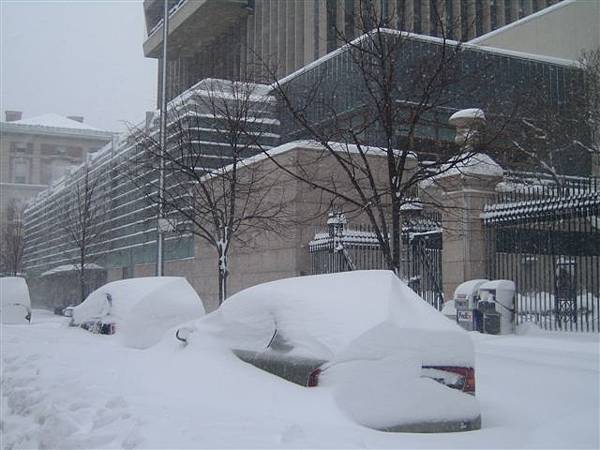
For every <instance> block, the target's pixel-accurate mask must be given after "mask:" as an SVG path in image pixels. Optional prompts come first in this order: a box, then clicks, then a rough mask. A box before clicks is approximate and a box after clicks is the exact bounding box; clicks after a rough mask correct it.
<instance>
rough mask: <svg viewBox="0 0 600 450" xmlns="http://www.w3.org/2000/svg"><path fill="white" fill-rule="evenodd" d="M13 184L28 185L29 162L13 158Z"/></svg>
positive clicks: (25, 159) (24, 159)
mask: <svg viewBox="0 0 600 450" xmlns="http://www.w3.org/2000/svg"><path fill="white" fill-rule="evenodd" d="M13 183H20V184H27V183H29V160H28V159H27V158H13Z"/></svg>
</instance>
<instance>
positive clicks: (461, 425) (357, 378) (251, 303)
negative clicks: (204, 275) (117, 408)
mask: <svg viewBox="0 0 600 450" xmlns="http://www.w3.org/2000/svg"><path fill="white" fill-rule="evenodd" d="M176 336H177V338H178V339H179V340H180V341H183V342H185V343H186V344H193V343H195V342H202V341H206V340H209V339H212V340H216V341H217V342H219V343H221V344H224V346H225V347H226V348H228V349H230V350H232V351H233V353H234V354H236V355H237V356H238V357H239V358H240V359H241V360H243V361H245V362H247V363H250V364H252V365H254V366H256V367H258V368H260V369H263V370H265V371H267V372H270V373H271V374H274V375H277V376H280V377H282V378H284V379H286V380H288V381H291V382H294V383H297V384H300V385H303V386H308V387H315V386H319V387H321V386H322V387H326V388H329V389H331V390H332V392H333V395H334V398H335V399H336V402H337V404H338V406H339V407H340V408H341V409H342V410H344V411H345V412H346V414H348V415H349V416H350V417H352V418H353V419H354V420H355V421H357V422H358V423H360V424H362V425H365V426H368V427H371V428H374V429H378V430H383V431H412V432H449V431H463V430H475V429H479V428H480V427H481V416H480V409H479V404H478V402H477V400H476V398H475V395H474V394H475V365H474V349H473V344H472V342H471V339H470V337H469V335H468V334H467V333H466V332H465V331H464V330H462V329H461V328H460V327H459V326H458V325H456V324H455V323H452V322H451V321H449V320H448V319H447V318H446V317H444V316H443V315H442V314H440V313H439V312H438V311H436V310H435V309H434V308H432V307H431V306H430V305H429V304H427V303H426V302H425V301H424V300H423V299H421V298H420V297H419V296H418V295H417V294H416V293H415V292H414V291H413V290H411V289H410V288H409V287H408V286H407V285H406V284H404V283H403V282H402V281H401V280H400V279H399V278H398V277H396V276H395V275H394V274H393V273H392V272H389V271H356V272H347V273H338V274H329V275H318V276H310V277H300V278H290V279H285V280H279V281H274V282H271V283H265V284H261V285H258V286H254V287H252V288H249V289H246V290H244V291H241V292H239V293H237V294H235V295H233V296H232V297H230V298H229V299H228V300H227V301H225V302H224V303H223V305H222V306H221V307H220V308H219V309H218V310H217V311H215V312H213V313H211V314H208V315H207V316H206V317H204V318H202V319H200V320H198V321H195V322H193V323H190V324H187V325H186V326H183V327H180V328H179V329H178V330H177V333H176ZM191 347H193V345H191Z"/></svg>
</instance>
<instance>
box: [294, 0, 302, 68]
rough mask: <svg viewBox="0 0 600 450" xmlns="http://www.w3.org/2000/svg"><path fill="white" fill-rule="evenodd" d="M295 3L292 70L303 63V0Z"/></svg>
mask: <svg viewBox="0 0 600 450" xmlns="http://www.w3.org/2000/svg"><path fill="white" fill-rule="evenodd" d="M295 4H296V5H295V18H294V20H295V21H296V24H295V26H294V28H295V32H296V37H295V40H294V41H295V42H294V45H295V47H294V55H295V63H294V70H297V69H299V68H300V67H302V66H303V65H304V2H301V1H296V2H295Z"/></svg>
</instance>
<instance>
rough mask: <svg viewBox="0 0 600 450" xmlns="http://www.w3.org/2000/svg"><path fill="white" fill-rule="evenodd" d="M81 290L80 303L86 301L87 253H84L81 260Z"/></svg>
mask: <svg viewBox="0 0 600 450" xmlns="http://www.w3.org/2000/svg"><path fill="white" fill-rule="evenodd" d="M79 264H80V266H79V289H80V297H81V299H80V303H83V301H84V300H85V251H82V252H81V254H80V258H79Z"/></svg>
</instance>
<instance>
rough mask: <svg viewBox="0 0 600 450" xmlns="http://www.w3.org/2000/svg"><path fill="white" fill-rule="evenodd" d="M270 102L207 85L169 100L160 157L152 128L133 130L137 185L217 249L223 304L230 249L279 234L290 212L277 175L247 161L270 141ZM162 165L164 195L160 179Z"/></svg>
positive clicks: (233, 85)
mask: <svg viewBox="0 0 600 450" xmlns="http://www.w3.org/2000/svg"><path fill="white" fill-rule="evenodd" d="M272 102H273V98H271V97H269V96H265V95H263V93H262V92H260V88H259V87H257V86H256V85H253V84H249V83H244V82H229V81H224V80H204V81H203V82H202V85H200V86H197V88H196V89H195V91H194V92H193V93H192V94H191V95H190V96H188V97H186V98H185V99H179V100H175V101H173V102H172V106H171V108H170V110H169V113H168V121H169V127H168V144H167V149H166V150H165V151H162V149H161V147H160V142H159V139H158V135H157V133H156V131H155V129H154V128H152V127H150V128H148V129H139V128H138V129H135V130H133V133H132V135H133V136H134V138H135V145H136V146H137V148H138V151H137V152H136V155H137V156H136V157H135V158H134V159H133V160H132V165H131V167H132V171H131V175H132V180H134V182H135V184H136V185H137V186H138V187H139V188H140V189H142V190H143V192H144V194H145V196H146V198H147V199H148V200H149V201H150V202H151V203H153V204H155V205H158V204H159V203H160V202H161V201H162V202H163V207H164V211H165V215H166V217H167V220H169V221H170V223H171V224H172V225H173V229H174V230H175V231H176V232H177V233H179V234H185V233H190V234H193V235H195V236H197V237H199V238H200V239H202V240H203V241H204V242H206V243H208V244H209V245H210V246H211V247H213V248H214V250H215V254H216V257H217V270H218V282H219V304H221V303H222V302H223V301H224V300H225V299H226V298H227V279H228V276H229V271H230V269H229V265H228V262H227V258H228V254H229V251H230V249H231V247H232V244H233V243H234V242H236V243H237V244H239V245H248V244H249V242H250V241H251V240H252V236H253V233H254V232H257V231H260V230H272V231H277V230H278V229H279V228H278V227H279V226H280V224H281V223H282V212H283V211H284V209H285V205H284V202H283V191H282V190H281V186H279V185H278V182H277V174H276V173H275V172H274V170H273V169H271V170H270V171H269V170H266V169H264V168H263V169H258V167H257V165H253V164H252V163H251V162H249V161H248V160H247V158H250V157H252V156H253V155H256V154H258V153H259V150H258V148H257V147H256V144H255V143H256V142H259V141H260V140H261V139H262V138H263V137H265V136H266V135H267V131H266V130H267V125H268V124H269V123H271V121H270V119H269V118H268V115H269V111H270V109H272V108H273V103H272ZM161 162H162V163H163V166H164V171H165V172H164V178H165V186H166V187H165V189H164V192H163V195H162V198H161V196H160V195H159V191H158V182H157V180H156V177H157V173H158V171H159V170H160V167H161Z"/></svg>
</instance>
